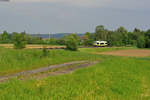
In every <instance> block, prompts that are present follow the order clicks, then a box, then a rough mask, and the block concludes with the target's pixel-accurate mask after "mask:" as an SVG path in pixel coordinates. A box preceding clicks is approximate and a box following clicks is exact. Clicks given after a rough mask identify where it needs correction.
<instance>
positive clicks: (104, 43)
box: [93, 41, 108, 47]
mask: <svg viewBox="0 0 150 100" xmlns="http://www.w3.org/2000/svg"><path fill="white" fill-rule="evenodd" d="M93 45H94V46H97V47H106V46H107V45H108V43H107V41H94V43H93Z"/></svg>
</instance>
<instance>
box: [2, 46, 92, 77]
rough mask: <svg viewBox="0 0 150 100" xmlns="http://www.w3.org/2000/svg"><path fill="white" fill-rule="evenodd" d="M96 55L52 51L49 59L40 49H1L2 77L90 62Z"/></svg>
mask: <svg viewBox="0 0 150 100" xmlns="http://www.w3.org/2000/svg"><path fill="white" fill-rule="evenodd" d="M91 56H92V59H93V56H94V55H87V54H86V53H81V52H73V51H66V50H50V51H49V53H48V56H47V57H42V50H38V49H24V50H15V49H6V48H0V76H1V75H5V74H10V73H15V72H19V71H24V70H30V69H34V68H39V67H46V66H49V65H54V64H61V63H64V62H71V61H77V60H78V61H80V60H87V59H88V60H90V59H91Z"/></svg>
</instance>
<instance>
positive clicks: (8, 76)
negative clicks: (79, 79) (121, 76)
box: [0, 61, 97, 82]
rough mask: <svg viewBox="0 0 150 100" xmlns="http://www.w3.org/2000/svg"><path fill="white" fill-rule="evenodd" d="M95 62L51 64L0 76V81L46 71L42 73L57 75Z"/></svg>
mask: <svg viewBox="0 0 150 100" xmlns="http://www.w3.org/2000/svg"><path fill="white" fill-rule="evenodd" d="M95 63H97V62H89V61H74V62H69V63H64V64H59V65H52V66H48V67H44V68H39V69H33V70H29V71H24V72H19V73H15V74H11V75H7V76H0V82H3V81H6V80H8V79H11V78H15V77H21V78H24V77H26V78H30V77H31V76H37V77H39V78H40V77H41V75H40V74H41V73H44V72H48V71H49V73H47V74H45V73H44V74H43V75H44V76H48V75H58V74H61V73H69V72H72V71H74V70H76V69H78V68H82V67H88V66H90V65H93V64H95ZM73 65H77V66H74V67H71V66H73ZM69 66H70V67H69ZM63 67H65V68H64V69H63ZM61 68H62V70H61V71H60V70H58V69H61ZM55 69H57V70H56V71H55ZM51 70H53V71H51Z"/></svg>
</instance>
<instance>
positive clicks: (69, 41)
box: [65, 35, 78, 51]
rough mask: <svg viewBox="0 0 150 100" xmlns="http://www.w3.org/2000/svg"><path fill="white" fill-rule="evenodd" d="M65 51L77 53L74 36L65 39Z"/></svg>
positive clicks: (76, 43)
mask: <svg viewBox="0 0 150 100" xmlns="http://www.w3.org/2000/svg"><path fill="white" fill-rule="evenodd" d="M65 44H66V49H68V50H72V51H77V50H78V40H77V39H76V38H74V36H72V35H70V36H68V37H67V39H66V43H65Z"/></svg>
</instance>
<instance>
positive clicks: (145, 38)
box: [0, 25, 150, 50]
mask: <svg viewBox="0 0 150 100" xmlns="http://www.w3.org/2000/svg"><path fill="white" fill-rule="evenodd" d="M98 40H103V41H108V45H109V46H137V47H139V48H150V29H149V30H147V31H143V30H140V29H137V28H135V29H134V30H133V31H132V32H131V31H128V30H127V29H125V28H124V27H123V26H121V27H119V28H118V29H116V30H114V31H113V30H108V29H105V27H104V26H103V25H99V26H97V27H96V29H95V32H94V33H90V32H86V33H85V34H83V35H82V36H81V37H79V36H78V35H77V34H75V33H74V34H69V35H65V36H64V37H62V38H59V39H56V38H50V39H42V38H41V37H40V35H36V36H31V35H30V34H27V33H26V32H21V33H17V32H13V33H11V34H9V33H8V32H7V31H3V32H2V33H1V34H0V43H13V44H14V47H16V48H18V47H19V48H23V47H25V45H26V44H51V45H69V46H70V47H69V48H73V49H72V50H77V49H76V48H77V47H78V46H79V45H81V46H92V45H93V42H94V41H98Z"/></svg>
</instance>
